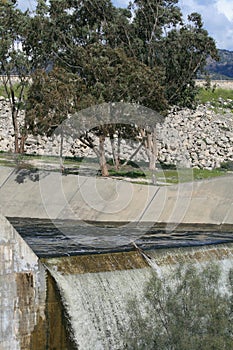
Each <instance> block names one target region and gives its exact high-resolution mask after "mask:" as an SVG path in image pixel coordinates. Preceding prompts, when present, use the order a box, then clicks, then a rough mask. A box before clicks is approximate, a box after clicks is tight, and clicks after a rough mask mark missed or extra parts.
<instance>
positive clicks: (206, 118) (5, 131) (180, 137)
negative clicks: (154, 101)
mask: <svg viewBox="0 0 233 350" xmlns="http://www.w3.org/2000/svg"><path fill="white" fill-rule="evenodd" d="M224 103H225V102H224V101H223V107H224ZM22 120H23V112H22V114H21V121H22ZM157 138H158V145H157V146H158V159H159V161H160V162H163V163H165V164H179V165H181V166H186V167H198V168H207V169H213V168H218V167H219V166H220V165H221V164H222V163H225V162H228V161H233V113H232V111H231V110H230V109H227V108H225V107H224V108H221V107H220V108H218V113H216V112H215V110H214V109H213V107H212V106H211V105H200V106H199V107H198V108H197V109H196V110H195V111H194V110H190V109H182V110H177V109H175V108H174V109H173V110H172V111H171V112H170V113H169V115H168V116H167V117H166V119H165V122H164V123H163V125H159V126H158V130H157ZM25 146H26V147H25V150H26V153H28V154H38V155H41V156H43V155H59V147H60V140H59V137H54V138H51V139H48V138H46V137H43V136H42V137H41V136H38V137H34V136H32V135H29V137H28V138H27V141H26V145H25ZM136 147H138V144H137V143H134V142H132V141H130V140H127V141H126V140H122V142H121V157H122V158H126V159H127V158H128V157H129V156H130V154H132V149H136ZM106 148H107V155H108V156H109V157H111V147H110V143H109V144H108V143H107V145H106ZM0 150H1V151H5V152H13V150H14V131H13V128H12V122H11V116H10V107H9V102H7V101H6V100H5V99H4V98H0ZM63 154H64V156H73V155H75V156H79V157H83V156H84V157H91V156H94V153H93V152H91V151H90V149H88V148H87V147H85V146H83V145H82V144H81V143H80V141H78V140H75V141H73V140H72V139H71V138H67V140H65V142H64V153H63ZM135 160H136V161H139V160H147V154H146V151H145V149H141V151H140V152H139V154H138V155H137V156H136V157H135Z"/></svg>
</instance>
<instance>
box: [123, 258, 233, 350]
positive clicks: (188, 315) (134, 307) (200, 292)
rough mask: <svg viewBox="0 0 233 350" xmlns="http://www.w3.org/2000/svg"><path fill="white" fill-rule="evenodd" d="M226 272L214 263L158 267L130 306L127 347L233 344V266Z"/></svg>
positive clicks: (205, 348) (196, 348) (179, 349)
mask: <svg viewBox="0 0 233 350" xmlns="http://www.w3.org/2000/svg"><path fill="white" fill-rule="evenodd" d="M224 277H226V282H223V281H222V272H221V270H220V268H219V267H218V265H215V264H213V263H209V264H206V265H205V266H204V267H203V265H200V266H199V267H196V266H194V265H191V264H187V265H184V264H181V265H180V266H177V267H173V268H172V269H171V270H170V273H168V272H166V273H164V275H163V276H162V277H159V276H158V275H157V274H156V272H154V273H153V274H152V276H151V279H150V281H149V282H148V283H147V285H146V287H145V289H144V293H143V296H142V299H141V300H138V299H136V298H135V299H133V300H132V301H131V302H130V303H129V305H128V314H129V315H130V324H129V328H127V330H126V331H125V330H124V333H125V349H132V350H136V349H138V350H154V349H159V350H200V349H202V350H210V349H215V350H222V349H232V348H233V322H232V321H233V314H232V310H233V270H232V269H231V270H230V271H229V272H228V274H227V276H224ZM224 287H225V288H226V289H227V291H228V292H226V291H225V290H226V289H224Z"/></svg>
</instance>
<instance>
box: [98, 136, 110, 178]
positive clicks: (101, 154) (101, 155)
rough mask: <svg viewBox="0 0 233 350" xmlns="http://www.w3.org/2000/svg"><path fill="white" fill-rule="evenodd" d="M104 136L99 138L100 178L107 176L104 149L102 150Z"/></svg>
mask: <svg viewBox="0 0 233 350" xmlns="http://www.w3.org/2000/svg"><path fill="white" fill-rule="evenodd" d="M104 141H105V136H103V135H100V136H99V163H100V169H101V174H102V176H109V172H108V168H107V163H106V158H105V149H104Z"/></svg>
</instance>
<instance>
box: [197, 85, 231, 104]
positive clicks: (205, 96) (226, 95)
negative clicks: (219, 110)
mask: <svg viewBox="0 0 233 350" xmlns="http://www.w3.org/2000/svg"><path fill="white" fill-rule="evenodd" d="M227 100H232V101H231V102H230V101H228V103H226V104H224V105H223V103H222V101H227ZM197 101H198V102H199V103H203V104H204V103H207V102H211V104H212V105H213V106H215V107H223V106H224V107H225V108H233V90H230V89H229V90H227V89H221V88H216V89H205V88H199V92H198V95H197Z"/></svg>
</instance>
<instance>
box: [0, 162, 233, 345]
mask: <svg viewBox="0 0 233 350" xmlns="http://www.w3.org/2000/svg"><path fill="white" fill-rule="evenodd" d="M232 185H233V176H232V175H231V174H229V175H228V176H223V177H221V178H215V179H211V180H204V181H191V182H188V183H183V184H179V185H174V186H150V185H148V186H145V185H140V184H132V183H129V182H126V181H120V180H113V179H103V178H98V177H96V178H93V177H85V176H77V175H63V174H60V173H56V172H45V171H43V172H38V173H37V172H35V171H30V170H25V169H18V170H17V169H15V168H10V167H1V172H0V208H1V209H0V214H1V216H0V252H1V255H0V259H1V260H0V280H1V281H0V282H1V283H0V297H1V301H0V302H1V308H0V349H1V350H8V349H15V350H16V349H25V350H26V349H39V350H40V349H41V350H44V349H62V350H63V349H68V350H70V349H85V350H88V349H90V350H91V349H109V350H110V349H111V350H112V349H124V335H125V332H126V330H127V325H128V323H129V319H130V315H129V313H128V311H127V305H128V302H129V301H130V300H131V299H132V298H133V297H135V296H136V298H137V300H138V302H139V303H141V305H142V307H143V302H144V301H143V288H144V286H145V283H146V282H147V281H148V280H149V278H150V274H151V270H152V269H156V271H157V272H158V273H165V271H166V270H167V269H172V266H173V265H175V264H178V263H180V262H182V263H185V262H194V263H198V264H199V263H204V262H206V261H216V262H218V264H220V265H221V267H222V269H223V271H227V270H229V269H230V268H231V267H232V253H233V200H232V198H233V186H232Z"/></svg>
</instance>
